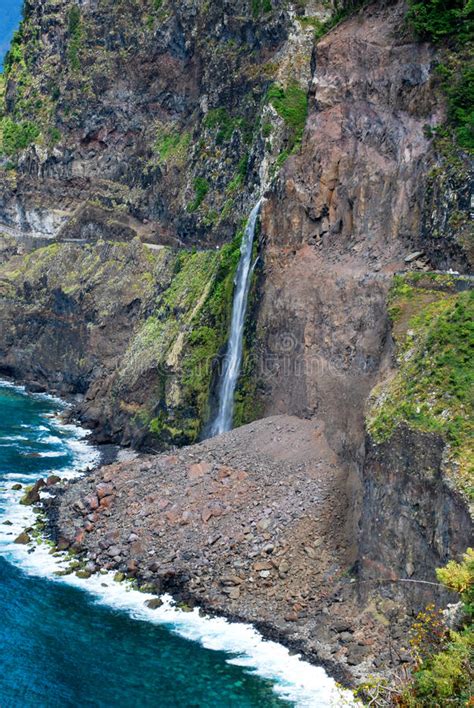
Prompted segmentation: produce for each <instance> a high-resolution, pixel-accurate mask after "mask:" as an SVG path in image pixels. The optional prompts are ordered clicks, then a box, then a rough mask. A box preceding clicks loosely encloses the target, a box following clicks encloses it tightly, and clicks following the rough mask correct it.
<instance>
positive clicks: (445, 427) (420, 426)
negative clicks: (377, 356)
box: [368, 274, 474, 498]
mask: <svg viewBox="0 0 474 708" xmlns="http://www.w3.org/2000/svg"><path fill="white" fill-rule="evenodd" d="M390 306H391V307H390V315H391V317H392V321H393V333H394V337H395V340H396V342H397V361H398V367H399V368H398V373H397V375H396V376H395V377H394V378H393V379H392V380H391V381H389V382H388V383H385V384H382V385H381V386H380V387H377V388H376V389H375V391H374V396H375V398H374V401H373V405H372V407H371V411H370V413H369V420H368V429H369V431H370V433H371V434H372V436H373V437H374V439H375V440H376V441H377V442H382V441H384V440H387V439H388V438H389V437H390V436H391V435H392V433H393V432H394V430H395V428H396V427H397V426H398V425H400V424H401V423H405V424H407V425H409V426H410V427H412V428H415V429H417V430H422V431H426V432H434V433H437V434H439V435H441V436H442V437H444V438H445V439H446V441H447V442H448V443H449V445H450V456H451V461H452V463H453V464H452V468H453V469H452V475H453V479H454V481H455V482H456V483H457V485H458V486H459V488H460V489H462V490H463V491H464V492H465V493H466V494H467V495H468V496H469V497H470V498H474V477H473V474H474V470H473V466H472V462H473V455H472V450H473V444H474V419H473V416H472V402H473V400H472V394H473V386H474V372H473V369H472V356H473V349H474V292H473V291H471V292H461V293H456V292H455V290H454V288H453V287H452V276H437V275H436V274H434V276H433V277H432V278H430V277H429V276H428V277H427V276H419V279H418V281H416V280H415V279H413V278H411V277H410V276H407V277H403V276H398V277H396V278H395V281H394V287H393V289H392V292H391V297H390Z"/></svg>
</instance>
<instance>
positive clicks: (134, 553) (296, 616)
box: [42, 416, 411, 687]
mask: <svg viewBox="0 0 474 708" xmlns="http://www.w3.org/2000/svg"><path fill="white" fill-rule="evenodd" d="M341 475H342V472H341V469H340V467H339V466H338V465H337V464H336V458H335V457H334V456H333V454H332V453H331V450H330V448H329V446H328V444H327V441H326V437H325V434H324V429H323V426H322V424H318V423H315V422H314V421H307V420H302V419H298V418H295V417H291V416H275V417H272V418H268V419H265V420H261V421H258V422H257V423H253V424H251V425H248V426H244V427H243V428H240V429H238V430H234V431H232V432H230V433H227V434H225V435H223V436H220V437H219V438H214V439H212V440H209V441H206V442H204V443H200V444H199V445H195V446H192V447H189V448H183V449H179V450H176V451H173V453H172V454H162V455H157V456H147V455H140V456H139V457H137V458H136V459H134V460H129V461H126V462H115V463H113V464H108V465H103V466H101V467H99V468H98V469H96V470H95V471H93V472H88V473H87V474H86V475H85V476H84V477H81V478H80V479H78V480H76V481H73V482H63V483H61V484H59V485H55V486H54V487H51V488H48V491H49V492H50V493H52V496H50V495H48V498H46V499H44V500H43V501H42V504H43V506H44V509H45V511H46V514H47V517H48V520H49V521H48V534H49V535H50V537H51V538H52V539H53V540H54V541H55V543H56V546H57V548H59V549H61V550H67V549H68V550H72V551H73V552H74V554H77V557H78V558H80V560H81V571H80V572H81V573H82V574H83V575H84V574H85V575H87V574H92V573H96V572H100V571H104V570H107V571H113V572H115V573H116V576H115V577H116V579H117V580H119V581H121V580H125V579H133V580H134V581H136V584H137V585H138V586H139V587H141V588H143V589H144V590H146V591H147V592H153V593H156V594H157V595H159V594H160V593H164V592H168V593H170V594H171V595H172V596H173V597H174V598H175V600H176V601H177V603H179V604H181V605H182V607H183V608H184V609H187V608H188V607H194V606H198V607H200V608H201V609H202V610H203V611H205V612H208V613H209V614H211V615H215V616H225V617H226V618H228V619H229V620H233V621H240V622H248V623H251V624H253V625H254V626H255V627H256V628H257V629H258V630H259V631H260V632H261V634H262V635H263V636H264V637H265V638H267V639H272V640H275V641H278V642H279V643H281V644H283V645H285V646H286V647H288V648H289V649H290V650H292V651H295V652H298V653H300V654H301V655H302V656H303V657H304V658H305V659H306V660H307V661H309V662H311V663H314V664H317V665H320V666H323V667H324V668H325V669H326V670H327V672H328V673H329V674H330V675H331V676H333V677H334V678H336V679H337V680H338V681H339V682H341V683H342V684H343V685H345V686H348V687H349V686H354V685H356V684H357V683H360V682H361V681H363V680H365V679H366V678H367V677H368V676H369V675H373V674H374V673H378V672H384V673H386V672H389V671H390V670H393V669H394V668H396V667H398V666H400V664H402V663H405V662H406V661H408V658H409V657H408V656H407V653H406V649H405V648H404V647H401V646H400V641H397V637H398V638H399V639H400V638H402V637H403V636H404V635H405V633H406V631H407V629H408V626H409V625H410V622H411V618H410V617H409V616H408V614H409V613H407V611H406V608H404V607H403V606H402V605H399V606H397V604H396V603H395V602H393V601H391V600H389V599H388V598H384V597H383V594H382V595H376V594H374V595H373V597H370V598H367V597H365V598H364V603H360V602H359V601H358V596H359V590H360V589H359V588H358V581H357V573H356V572H355V569H354V567H353V562H352V555H351V542H352V539H351V538H350V534H349V533H348V526H347V523H345V520H346V519H347V516H348V510H349V509H350V505H351V500H350V499H348V498H347V496H346V494H345V492H344V480H343V478H342V476H341ZM290 479H291V485H288V486H287V485H286V482H287V481H288V480H290ZM349 516H350V514H349ZM388 618H390V619H388Z"/></svg>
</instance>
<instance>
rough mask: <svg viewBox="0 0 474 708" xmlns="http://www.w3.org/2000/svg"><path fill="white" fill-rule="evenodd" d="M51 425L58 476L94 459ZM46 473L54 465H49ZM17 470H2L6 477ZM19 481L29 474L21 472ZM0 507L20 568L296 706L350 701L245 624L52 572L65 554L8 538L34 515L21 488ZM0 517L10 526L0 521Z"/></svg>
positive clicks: (65, 428) (81, 434)
mask: <svg viewBox="0 0 474 708" xmlns="http://www.w3.org/2000/svg"><path fill="white" fill-rule="evenodd" d="M55 427H56V428H57V429H58V430H61V431H62V432H63V433H65V432H67V434H68V436H70V438H69V439H68V440H65V441H64V442H65V444H66V445H68V446H69V448H70V450H72V451H73V455H74V462H73V464H72V465H71V467H70V468H69V469H68V470H64V469H61V470H60V471H59V474H60V475H61V477H63V478H64V477H66V478H73V477H75V476H77V475H78V473H79V472H80V471H82V470H84V468H85V467H86V466H89V467H90V466H92V465H95V464H97V463H98V460H99V454H98V452H97V451H96V450H95V449H94V448H93V447H91V446H90V445H89V444H88V443H87V442H86V440H85V439H84V438H85V436H86V435H87V431H85V430H84V429H81V428H79V427H77V426H74V425H72V424H67V425H66V424H60V423H57V425H55ZM50 471H51V473H53V472H54V471H55V470H54V468H52V469H51V470H50ZM13 479H15V480H18V479H20V475H18V474H11V475H8V481H9V482H11V481H12V480H13ZM22 481H23V482H25V483H26V482H31V478H29V479H28V478H27V477H23V478H22ZM0 495H1V499H2V505H3V506H4V511H3V512H2V513H1V514H0V552H1V554H2V555H3V556H4V557H5V558H6V559H7V560H8V561H9V562H11V563H14V564H15V565H17V566H19V567H20V568H21V569H22V570H23V571H24V572H25V573H27V574H29V575H34V576H41V577H44V578H47V579H48V580H49V581H51V582H58V583H67V584H69V585H71V586H74V587H76V588H78V589H80V590H82V591H85V592H87V593H89V595H90V596H91V597H92V598H93V599H94V601H95V602H97V603H99V604H102V605H106V606H108V607H111V608H114V609H117V610H120V611H123V612H127V613H128V614H129V615H130V616H131V617H133V618H135V619H137V620H146V621H149V622H153V623H155V624H159V625H163V626H166V627H167V628H168V629H169V630H170V631H171V632H174V633H176V634H178V635H179V636H181V637H183V638H185V639H188V640H192V641H196V642H199V643H200V644H201V645H202V646H203V647H205V648H207V649H212V650H216V651H223V652H226V653H228V654H229V658H228V659H227V661H228V663H229V664H235V665H238V666H242V667H245V668H246V669H247V670H248V671H249V672H250V673H255V674H256V675H258V676H260V677H262V678H264V679H268V680H270V681H271V682H272V683H273V688H274V691H275V693H276V694H277V695H278V696H279V697H280V698H282V699H284V700H287V701H289V702H291V703H293V704H294V705H296V706H300V707H301V708H328V707H330V706H331V707H334V706H337V707H339V706H343V705H346V706H351V705H354V703H353V700H352V696H351V694H350V693H349V692H348V691H342V690H341V689H339V688H338V687H337V685H336V683H335V681H334V680H333V679H331V678H330V677H329V676H328V675H327V674H326V672H325V671H324V669H322V668H321V667H318V666H314V665H312V664H309V663H308V662H305V661H303V660H302V659H301V658H300V657H299V656H297V655H292V654H290V652H289V651H288V649H286V648H285V647H284V646H282V645H281V644H277V643H276V642H272V641H267V640H265V639H263V637H262V636H261V635H260V633H259V632H258V631H257V630H256V629H255V628H254V627H252V626H251V625H249V624H243V623H237V622H229V621H227V620H226V619H224V618H217V617H206V616H203V615H202V614H201V613H200V611H199V610H198V609H194V610H193V611H192V612H182V611H181V610H180V609H178V608H177V607H175V605H174V603H173V599H172V598H171V597H170V596H169V595H164V596H162V598H161V599H162V600H163V605H162V606H161V607H159V608H157V609H155V610H152V609H151V608H149V607H147V606H146V605H145V603H146V602H147V600H150V599H152V598H153V597H154V596H153V595H151V594H146V593H142V592H139V591H138V590H135V589H132V588H130V587H129V586H128V585H127V583H117V582H115V580H114V574H113V573H108V574H107V575H94V576H92V577H90V578H88V579H84V578H78V577H76V576H75V575H74V574H71V575H67V576H61V577H58V576H55V575H54V573H55V572H57V571H58V570H62V569H64V568H66V567H67V565H68V561H67V560H66V557H65V556H62V557H54V556H52V555H51V554H50V552H49V551H50V547H49V546H48V545H47V544H44V543H41V544H37V543H36V542H33V543H31V544H29V545H18V544H15V543H14V539H15V538H16V537H17V536H18V535H19V534H20V533H21V532H22V531H23V529H25V528H27V527H29V526H32V525H33V524H34V522H35V519H36V515H35V514H34V512H33V509H32V508H31V507H25V506H22V505H20V503H19V501H20V498H21V495H22V491H14V490H12V489H11V488H8V483H7V485H5V484H4V485H3V488H1V489H0ZM5 521H7V522H9V524H10V525H5Z"/></svg>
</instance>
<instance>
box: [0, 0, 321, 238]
mask: <svg viewBox="0 0 474 708" xmlns="http://www.w3.org/2000/svg"><path fill="white" fill-rule="evenodd" d="M312 4H316V5H317V3H309V5H312ZM298 11H299V12H300V13H301V12H302V11H303V10H302V9H301V8H300V9H299V10H298ZM320 12H321V8H320ZM290 45H291V46H292V47H293V49H294V51H292V61H294V62H296V67H293V66H292V64H291V62H289V61H288V47H289V46H290ZM311 47H312V28H311V27H308V26H306V25H304V24H301V23H299V22H298V21H297V19H296V18H295V8H293V6H292V5H291V4H288V3H286V2H282V1H280V0H278V1H277V2H273V3H266V2H255V1H253V2H249V1H247V0H242V1H241V2H220V3H203V2H197V1H196V0H192V1H191V0H190V1H189V2H185V3H179V4H176V3H172V2H168V0H163V1H161V0H121V2H119V3H117V2H112V0H100V1H99V2H81V3H77V2H75V1H74V0H65V1H64V2H59V3H58V2H49V1H48V2H42V3H41V4H38V3H33V2H32V3H29V2H27V3H26V4H25V20H24V22H23V24H22V27H21V30H20V32H19V34H18V36H17V38H16V40H15V42H14V44H13V46H12V50H11V52H10V54H9V57H8V58H7V62H6V71H7V73H6V77H7V78H6V87H5V105H6V114H7V116H8V120H9V121H10V123H11V124H12V125H13V127H12V125H10V123H9V124H8V127H9V129H10V132H13V133H14V135H15V136H16V137H17V138H18V139H17V141H16V142H15V140H13V141H9V140H5V136H4V147H5V146H6V153H7V154H6V156H5V164H7V166H10V167H16V168H17V171H16V179H15V180H8V181H6V182H4V183H3V185H2V189H1V193H0V205H1V213H2V221H3V223H5V224H6V225H7V226H9V227H10V228H12V229H14V230H15V231H20V232H26V233H29V232H32V233H34V234H36V235H45V236H52V235H55V234H56V233H57V232H58V230H59V229H60V227H61V226H62V225H63V224H64V223H65V222H66V221H67V219H68V217H70V216H71V214H73V213H74V212H75V210H76V209H77V208H78V207H80V205H82V204H83V203H84V202H85V201H87V200H88V201H93V202H94V203H96V205H98V206H100V205H102V206H105V207H107V208H111V207H113V208H116V209H119V210H120V211H121V212H123V213H125V214H129V215H131V216H132V217H134V218H135V219H137V220H138V222H141V223H143V222H146V225H147V226H148V228H146V229H145V231H146V234H145V235H146V238H147V240H150V241H154V242H159V243H164V242H165V243H171V244H174V245H176V244H184V245H195V244H197V243H201V244H206V243H207V244H209V243H216V242H222V241H225V240H229V238H232V237H233V236H234V234H235V231H236V226H237V224H239V222H240V220H241V219H242V217H243V216H244V215H245V214H246V213H248V211H249V207H250V205H251V203H252V199H253V196H252V194H253V192H255V191H256V190H257V189H258V187H259V185H260V184H261V183H262V179H264V178H265V174H263V173H262V170H261V162H262V159H263V155H264V152H265V149H266V147H267V153H268V155H267V159H266V167H265V169H264V172H265V170H266V171H267V172H268V170H270V169H271V167H272V165H274V164H275V162H276V161H277V158H278V156H279V154H280V152H281V150H282V149H283V148H284V147H285V146H287V145H288V144H290V143H292V142H293V141H294V135H293V126H292V125H286V124H285V121H284V120H283V119H281V118H280V117H279V116H278V114H277V112H276V111H275V110H271V109H268V108H267V111H266V113H268V114H269V115H268V116H266V115H265V111H263V107H264V104H265V103H268V101H267V100H266V93H267V88H268V86H269V85H270V84H272V82H274V81H278V82H279V84H278V85H281V86H282V87H283V89H285V88H286V87H287V86H290V87H293V88H294V89H296V90H297V91H300V92H302V95H303V97H304V95H305V94H306V88H307V86H306V83H307V79H308V78H309V58H310V54H311ZM283 64H285V70H284V71H283V73H282V74H281V76H280V73H279V70H280V69H281V67H282V65H283ZM301 65H303V66H306V67H307V69H306V70H304V69H303V70H302V69H301ZM262 111H263V112H262ZM303 121H304V115H303ZM15 131H16V132H15ZM270 132H274V140H273V146H272V147H270V144H269V142H268V141H267V145H266V140H267V138H268V137H269V133H270ZM8 135H10V133H8ZM24 143H31V147H30V149H27V150H26V151H24V150H23V151H21V150H20V149H19V148H20V147H21V148H23V147H25V145H24ZM33 143H34V146H33ZM290 147H291V145H290ZM8 163H9V164H8ZM91 223H92V225H93V223H94V222H91ZM139 235H141V234H139Z"/></svg>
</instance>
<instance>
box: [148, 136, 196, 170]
mask: <svg viewBox="0 0 474 708" xmlns="http://www.w3.org/2000/svg"><path fill="white" fill-rule="evenodd" d="M190 143H191V133H188V132H183V133H180V132H179V131H177V130H168V131H165V132H163V133H160V134H158V136H157V139H156V141H155V144H154V146H153V149H154V151H155V153H156V154H157V155H158V158H159V161H160V162H161V163H162V164H164V163H173V164H182V163H183V162H185V160H186V156H187V153H188V149H189V145H190Z"/></svg>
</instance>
